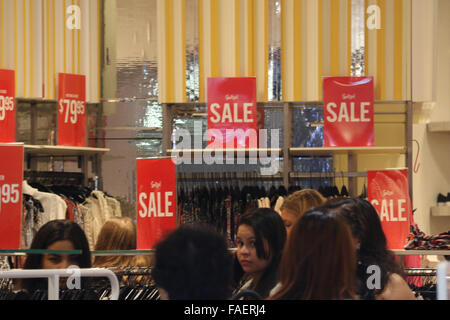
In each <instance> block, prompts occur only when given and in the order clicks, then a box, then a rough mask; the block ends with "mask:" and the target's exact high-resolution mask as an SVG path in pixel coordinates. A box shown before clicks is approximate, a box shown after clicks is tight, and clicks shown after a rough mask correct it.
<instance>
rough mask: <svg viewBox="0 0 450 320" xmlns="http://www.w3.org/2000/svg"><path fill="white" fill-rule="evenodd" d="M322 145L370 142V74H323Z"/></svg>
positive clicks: (363, 145) (365, 145)
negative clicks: (352, 75) (347, 75)
mask: <svg viewBox="0 0 450 320" xmlns="http://www.w3.org/2000/svg"><path fill="white" fill-rule="evenodd" d="M323 105H324V115H323V116H324V146H325V147H368V146H373V145H374V128H373V77H325V78H324V80H323Z"/></svg>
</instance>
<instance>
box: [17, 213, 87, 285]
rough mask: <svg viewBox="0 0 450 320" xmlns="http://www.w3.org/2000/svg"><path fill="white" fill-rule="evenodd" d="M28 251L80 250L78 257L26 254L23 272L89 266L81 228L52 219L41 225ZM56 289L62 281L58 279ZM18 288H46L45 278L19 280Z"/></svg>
mask: <svg viewBox="0 0 450 320" xmlns="http://www.w3.org/2000/svg"><path fill="white" fill-rule="evenodd" d="M30 249H47V250H68V251H69V250H81V254H74V255H71V254H65V253H64V254H56V253H44V254H35V253H29V254H27V258H26V261H25V264H24V269H66V268H68V267H70V266H72V265H73V266H77V267H79V268H90V267H91V252H90V250H89V243H88V240H87V238H86V235H85V233H84V231H83V229H81V227H80V226H79V225H78V224H76V223H75V222H73V221H70V220H52V221H49V222H47V223H46V224H44V225H43V226H42V227H41V228H40V229H39V231H38V232H37V233H36V235H35V236H34V238H33V241H32V243H31V246H30ZM60 280H61V281H60V288H61V287H62V288H63V287H64V286H65V281H64V279H63V278H60ZM21 283H22V288H23V289H26V290H27V291H28V292H30V293H31V292H33V291H35V290H37V289H46V288H47V280H46V279H22V282H21Z"/></svg>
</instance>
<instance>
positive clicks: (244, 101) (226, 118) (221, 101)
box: [207, 77, 258, 149]
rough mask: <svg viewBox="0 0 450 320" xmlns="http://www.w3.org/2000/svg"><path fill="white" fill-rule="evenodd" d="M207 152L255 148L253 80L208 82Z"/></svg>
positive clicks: (255, 128)
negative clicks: (215, 149)
mask: <svg viewBox="0 0 450 320" xmlns="http://www.w3.org/2000/svg"><path fill="white" fill-rule="evenodd" d="M207 89H208V140H209V145H208V147H210V148H219V149H221V148H256V147H257V145H258V130H257V120H258V112H257V105H256V78H254V77H247V78H208V88H207Z"/></svg>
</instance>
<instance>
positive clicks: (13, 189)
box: [0, 145, 23, 249]
mask: <svg viewBox="0 0 450 320" xmlns="http://www.w3.org/2000/svg"><path fill="white" fill-rule="evenodd" d="M0 154H1V157H0V249H20V234H21V216H22V181H23V145H0Z"/></svg>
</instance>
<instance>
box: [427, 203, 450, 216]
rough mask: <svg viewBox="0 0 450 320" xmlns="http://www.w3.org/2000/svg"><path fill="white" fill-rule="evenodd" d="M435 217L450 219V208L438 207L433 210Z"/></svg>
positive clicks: (432, 213)
mask: <svg viewBox="0 0 450 320" xmlns="http://www.w3.org/2000/svg"><path fill="white" fill-rule="evenodd" d="M431 215H432V216H434V217H450V206H437V207H432V208H431Z"/></svg>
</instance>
